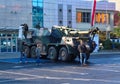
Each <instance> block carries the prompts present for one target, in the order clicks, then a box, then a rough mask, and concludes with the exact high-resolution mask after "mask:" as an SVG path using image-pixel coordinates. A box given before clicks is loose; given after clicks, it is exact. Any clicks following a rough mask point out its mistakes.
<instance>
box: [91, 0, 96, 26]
mask: <svg viewBox="0 0 120 84" xmlns="http://www.w3.org/2000/svg"><path fill="white" fill-rule="evenodd" d="M95 11H96V0H94V1H93V4H92V11H91V26H94V20H95Z"/></svg>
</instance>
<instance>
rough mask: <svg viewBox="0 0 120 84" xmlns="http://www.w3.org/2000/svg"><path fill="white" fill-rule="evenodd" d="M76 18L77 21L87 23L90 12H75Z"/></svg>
mask: <svg viewBox="0 0 120 84" xmlns="http://www.w3.org/2000/svg"><path fill="white" fill-rule="evenodd" d="M76 20H77V22H78V23H80V22H85V23H89V22H90V12H77V16H76Z"/></svg>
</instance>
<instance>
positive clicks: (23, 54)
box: [20, 42, 27, 63]
mask: <svg viewBox="0 0 120 84" xmlns="http://www.w3.org/2000/svg"><path fill="white" fill-rule="evenodd" d="M26 53H27V49H26V48H25V43H24V42H22V45H21V54H20V63H26V58H27V55H26Z"/></svg>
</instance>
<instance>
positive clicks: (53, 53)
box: [48, 46, 58, 61]
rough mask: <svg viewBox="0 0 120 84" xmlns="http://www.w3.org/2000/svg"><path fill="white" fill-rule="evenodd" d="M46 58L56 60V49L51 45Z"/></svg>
mask: <svg viewBox="0 0 120 84" xmlns="http://www.w3.org/2000/svg"><path fill="white" fill-rule="evenodd" d="M48 58H50V59H51V60H53V61H57V59H58V56H57V50H56V48H55V47H53V46H51V47H50V48H49V49H48Z"/></svg>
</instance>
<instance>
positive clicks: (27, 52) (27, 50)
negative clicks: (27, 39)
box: [24, 46, 30, 58]
mask: <svg viewBox="0 0 120 84" xmlns="http://www.w3.org/2000/svg"><path fill="white" fill-rule="evenodd" d="M24 48H25V54H26V56H27V58H30V48H29V47H28V46H24Z"/></svg>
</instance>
